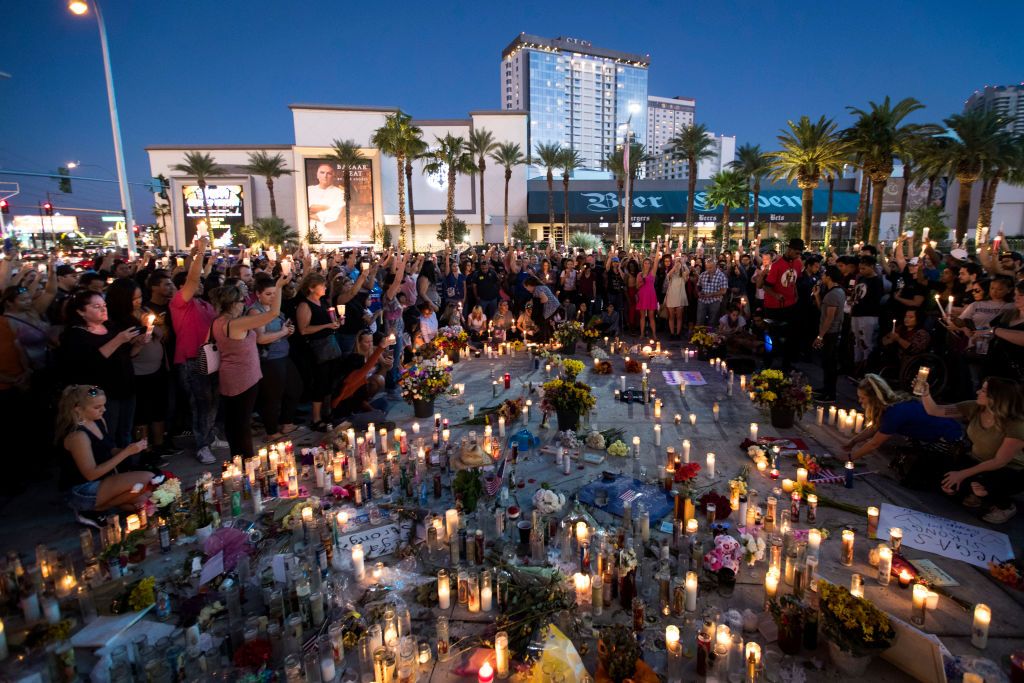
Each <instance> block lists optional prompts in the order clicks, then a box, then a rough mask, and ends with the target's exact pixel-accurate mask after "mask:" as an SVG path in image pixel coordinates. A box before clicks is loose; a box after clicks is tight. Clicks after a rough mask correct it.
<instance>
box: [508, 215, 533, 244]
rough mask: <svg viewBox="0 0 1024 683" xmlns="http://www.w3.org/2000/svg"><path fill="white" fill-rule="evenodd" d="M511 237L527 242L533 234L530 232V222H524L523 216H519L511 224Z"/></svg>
mask: <svg viewBox="0 0 1024 683" xmlns="http://www.w3.org/2000/svg"><path fill="white" fill-rule="evenodd" d="M512 239H514V240H518V241H519V242H529V241H531V240H532V239H533V234H532V233H531V232H530V224H529V223H527V222H526V219H525V218H520V219H519V220H517V221H516V222H515V224H514V225H513V226H512Z"/></svg>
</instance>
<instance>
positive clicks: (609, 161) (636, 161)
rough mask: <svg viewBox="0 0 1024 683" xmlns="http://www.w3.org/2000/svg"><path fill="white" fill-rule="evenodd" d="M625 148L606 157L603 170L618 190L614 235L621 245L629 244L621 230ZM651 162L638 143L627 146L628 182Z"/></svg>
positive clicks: (626, 236) (627, 238) (644, 148)
mask: <svg viewBox="0 0 1024 683" xmlns="http://www.w3.org/2000/svg"><path fill="white" fill-rule="evenodd" d="M624 156H625V147H620V148H618V149H616V150H615V151H614V152H612V153H611V154H609V155H608V157H607V158H606V159H605V160H604V167H605V170H607V171H610V172H611V174H612V175H613V176H615V186H616V188H617V190H618V206H619V208H618V212H619V215H618V231H617V232H616V235H618V236H619V237H621V238H622V240H623V243H626V244H628V243H629V235H628V234H626V233H624V232H623V230H622V221H623V215H622V214H623V207H624V206H625V205H624V204H623V200H622V193H623V192H624V191H625V189H626V172H625V163H626V160H625V158H624ZM650 160H651V156H650V155H649V154H647V148H646V147H644V146H643V145H641V144H640V143H638V142H631V143H630V145H629V171H630V175H631V178H630V180H631V181H632V180H636V177H637V175H638V174H639V173H640V167H641V166H643V165H644V164H645V163H647V162H648V161H650Z"/></svg>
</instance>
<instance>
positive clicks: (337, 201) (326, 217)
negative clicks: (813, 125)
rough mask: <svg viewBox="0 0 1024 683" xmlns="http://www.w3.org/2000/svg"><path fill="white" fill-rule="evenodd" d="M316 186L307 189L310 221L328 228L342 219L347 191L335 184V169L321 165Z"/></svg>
mask: <svg viewBox="0 0 1024 683" xmlns="http://www.w3.org/2000/svg"><path fill="white" fill-rule="evenodd" d="M316 180H317V184H316V185H310V186H309V187H307V188H306V198H307V201H308V202H309V220H310V221H314V222H316V223H319V225H320V227H321V228H322V227H326V226H327V225H329V224H330V223H334V222H335V221H337V220H338V219H339V218H340V217H341V211H342V209H344V208H345V191H344V190H342V189H341V188H340V187H338V186H337V185H335V184H334V167H333V166H331V164H320V165H319V166H317V169H316Z"/></svg>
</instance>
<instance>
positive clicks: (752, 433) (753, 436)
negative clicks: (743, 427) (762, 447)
mask: <svg viewBox="0 0 1024 683" xmlns="http://www.w3.org/2000/svg"><path fill="white" fill-rule="evenodd" d="M750 440H751V441H753V442H755V443H756V442H757V423H756V422H751V423H750Z"/></svg>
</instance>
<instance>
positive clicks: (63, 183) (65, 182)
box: [57, 166, 71, 194]
mask: <svg viewBox="0 0 1024 683" xmlns="http://www.w3.org/2000/svg"><path fill="white" fill-rule="evenodd" d="M57 175H59V176H60V178H59V179H58V180H57V188H58V189H59V190H60V191H61V192H63V193H64V194H71V171H69V170H68V167H67V166H61V167H60V168H58V169H57Z"/></svg>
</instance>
